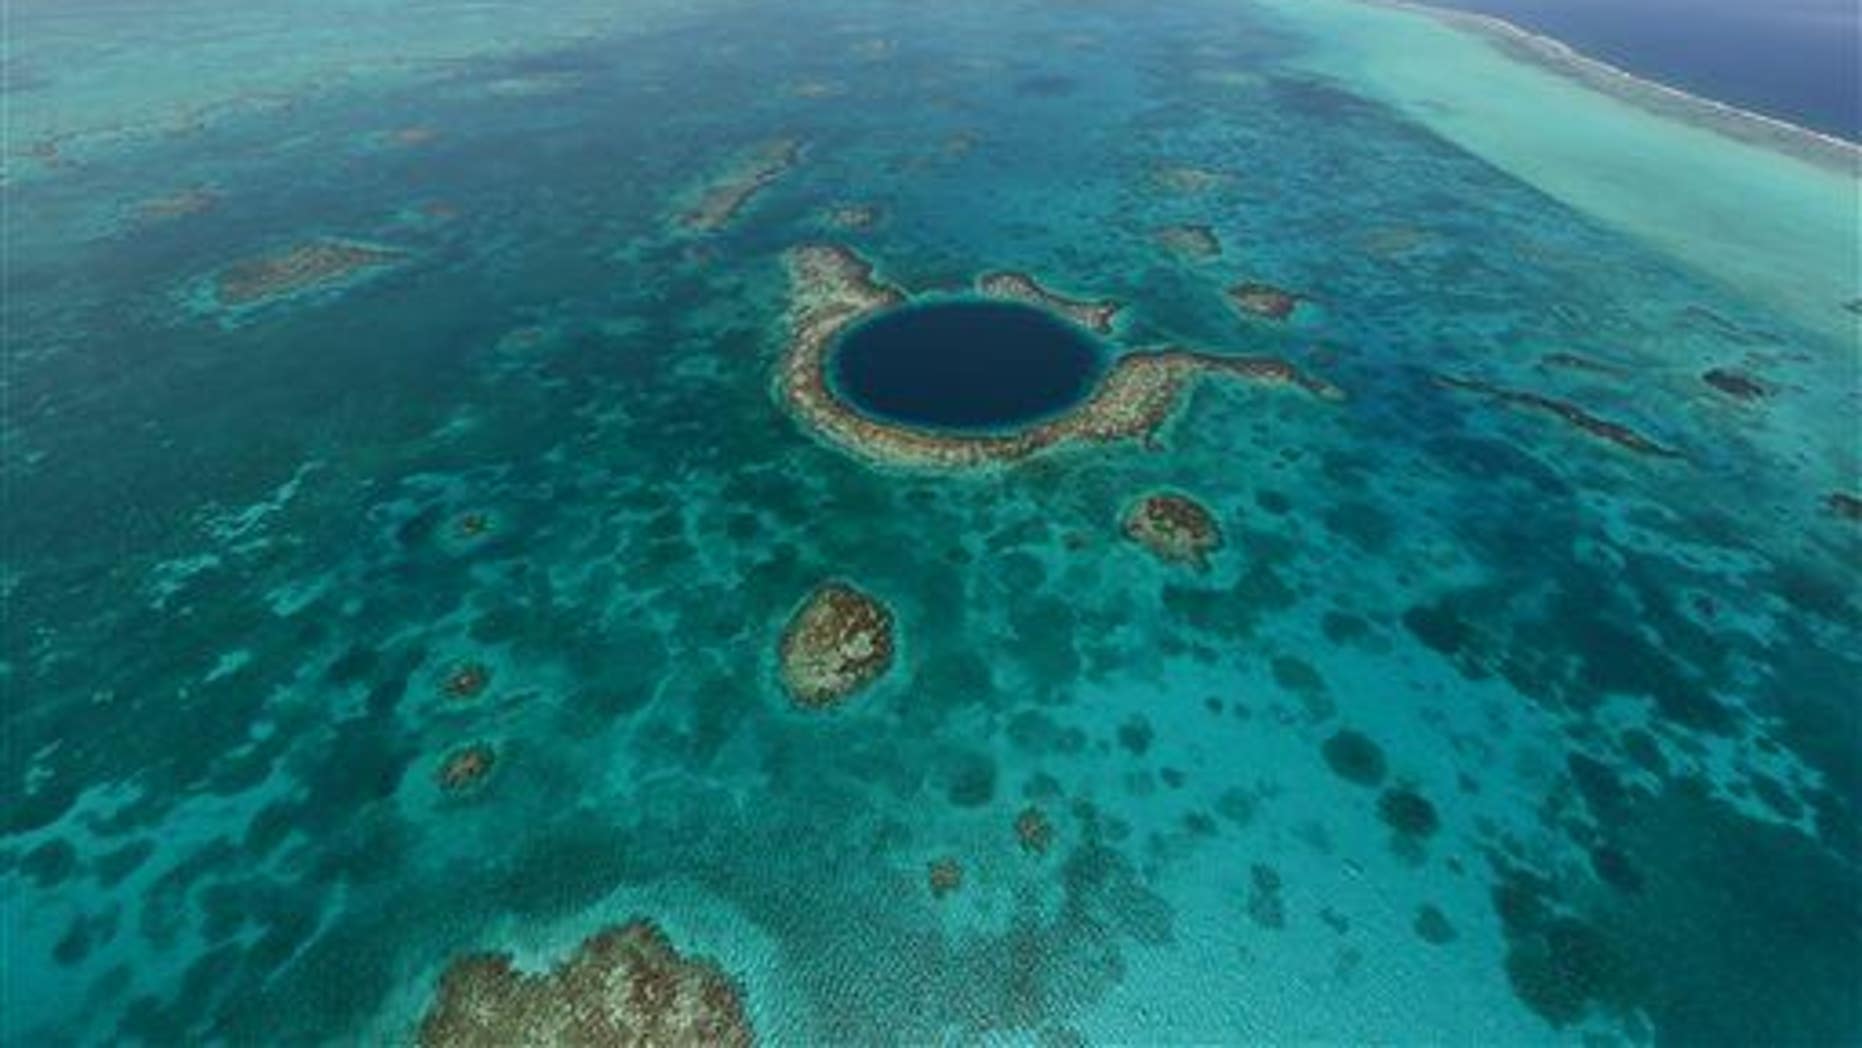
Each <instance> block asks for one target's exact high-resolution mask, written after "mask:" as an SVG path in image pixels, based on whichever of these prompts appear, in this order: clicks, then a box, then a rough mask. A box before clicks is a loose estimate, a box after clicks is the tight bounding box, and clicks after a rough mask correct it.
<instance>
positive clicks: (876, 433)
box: [776, 245, 1343, 469]
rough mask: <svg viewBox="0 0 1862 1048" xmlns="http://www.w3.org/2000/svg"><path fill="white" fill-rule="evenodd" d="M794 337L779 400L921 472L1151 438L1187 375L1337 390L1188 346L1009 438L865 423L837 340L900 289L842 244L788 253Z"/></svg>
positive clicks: (1272, 363)
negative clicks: (845, 379) (833, 372)
mask: <svg viewBox="0 0 1862 1048" xmlns="http://www.w3.org/2000/svg"><path fill="white" fill-rule="evenodd" d="M788 262H789V274H790V280H791V285H792V286H791V293H790V295H791V298H790V324H791V336H790V340H789V346H788V349H787V352H785V353H784V355H783V358H782V362H781V364H780V366H779V368H778V373H777V378H776V383H777V390H778V393H779V394H780V396H781V398H782V401H783V403H784V404H786V405H787V406H788V407H789V409H790V410H791V411H792V412H794V413H795V415H796V416H797V417H798V418H799V419H801V421H802V422H804V423H805V424H806V425H807V427H808V428H809V429H810V430H811V431H812V432H814V433H815V434H816V435H817V436H819V437H821V438H822V439H823V440H826V441H827V442H829V443H831V444H833V445H835V446H837V447H839V448H842V449H844V450H846V451H848V452H851V453H853V454H856V455H859V456H861V457H862V458H865V459H868V460H870V461H873V462H876V463H879V464H882V465H888V466H902V467H914V468H926V469H964V468H976V467H979V466H986V465H991V464H996V463H1003V462H1013V461H1016V460H1018V459H1022V458H1026V457H1027V456H1029V455H1033V454H1035V453H1036V452H1039V451H1042V450H1045V449H1047V448H1050V447H1053V446H1055V445H1058V444H1064V443H1068V442H1073V441H1084V442H1094V443H1107V442H1111V441H1117V440H1129V439H1144V440H1148V439H1150V438H1151V437H1152V436H1153V434H1155V433H1156V431H1157V430H1158V429H1159V428H1160V427H1162V426H1163V424H1164V423H1165V422H1166V421H1168V420H1169V418H1170V416H1171V414H1172V412H1173V411H1174V409H1175V408H1176V406H1177V405H1178V403H1179V402H1180V400H1181V399H1182V397H1183V396H1184V394H1185V393H1186V392H1187V390H1188V388H1189V386H1190V384H1191V382H1192V381H1194V380H1196V379H1198V378H1201V377H1203V376H1206V375H1216V376H1226V377H1233V378H1236V379H1241V380H1245V381H1250V382H1255V383H1260V384H1264V385H1273V386H1293V387H1297V388H1299V389H1302V390H1304V391H1306V392H1308V393H1311V394H1313V395H1315V396H1318V397H1321V398H1324V399H1327V400H1340V399H1343V394H1342V393H1341V392H1340V391H1339V390H1338V389H1337V388H1336V387H1334V386H1332V385H1331V384H1330V383H1328V382H1326V381H1325V380H1323V379H1320V378H1317V377H1315V376H1313V375H1309V374H1307V373H1306V372H1304V371H1301V370H1300V369H1299V368H1297V367H1295V366H1294V365H1292V364H1290V363H1288V362H1287V361H1284V360H1280V359H1278V358H1274V357H1232V356H1224V355H1221V354H1213V353H1202V352H1197V351H1194V350H1186V349H1157V350H1141V351H1134V352H1130V353H1127V354H1125V355H1124V356H1122V357H1120V358H1119V359H1118V360H1117V361H1116V362H1115V363H1114V364H1113V366H1112V368H1111V369H1110V370H1109V371H1108V372H1107V373H1106V375H1105V376H1104V377H1103V378H1102V379H1101V380H1100V383H1099V385H1098V387H1097V388H1095V389H1094V391H1093V392H1092V394H1091V395H1090V396H1089V397H1088V398H1087V399H1086V400H1085V402H1083V403H1082V404H1080V405H1079V406H1077V407H1075V408H1074V409H1073V410H1071V411H1069V412H1067V413H1066V414H1064V415H1062V416H1060V417H1059V418H1055V419H1050V420H1048V421H1046V422H1043V423H1041V424H1038V425H1035V426H1032V427H1029V428H1027V429H1023V430H1020V431H1017V432H1014V433H1007V434H989V435H977V434H951V433H937V432H930V431H926V430H920V429H914V428H912V427H909V426H903V425H898V424H894V423H889V422H883V421H880V420H877V419H871V418H868V417H866V416H864V415H861V414H860V413H859V412H857V411H855V410H854V409H853V408H851V407H849V406H848V405H847V404H845V403H843V402H842V401H841V400H840V399H839V398H838V397H836V396H835V395H834V393H833V392H832V391H831V390H830V389H829V388H828V384H827V380H826V370H827V368H826V365H827V357H828V352H829V350H830V349H831V347H832V345H833V343H834V339H835V338H836V337H837V336H839V335H840V333H841V332H843V331H845V330H847V328H849V327H850V326H851V325H853V324H854V323H856V322H857V321H859V320H861V319H863V318H865V317H867V316H870V315H872V314H874V313H876V312H878V311H880V310H883V309H888V308H892V307H895V306H899V305H903V304H904V303H905V302H906V301H907V299H906V296H905V294H904V293H903V292H901V291H899V290H898V289H897V288H894V287H891V286H889V285H887V284H884V283H882V282H880V281H878V280H876V279H875V278H874V275H873V267H872V266H871V265H870V264H869V263H867V262H866V261H865V260H864V259H862V258H860V257H859V256H858V255H857V254H855V253H854V252H852V251H850V250H848V249H847V248H845V247H841V246H839V245H807V246H804V247H800V248H796V249H795V250H793V251H791V252H790V253H789V256H788Z"/></svg>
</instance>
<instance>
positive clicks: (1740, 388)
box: [1700, 368, 1771, 400]
mask: <svg viewBox="0 0 1862 1048" xmlns="http://www.w3.org/2000/svg"><path fill="white" fill-rule="evenodd" d="M1700 380H1701V381H1702V382H1705V383H1706V384H1707V385H1709V386H1712V387H1713V388H1714V389H1717V390H1719V391H1720V392H1722V393H1724V394H1726V395H1727V396H1729V397H1732V398H1734V399H1736V400H1758V399H1760V398H1762V397H1765V396H1769V395H1770V393H1771V387H1769V386H1767V385H1766V384H1765V383H1763V382H1760V381H1759V380H1758V379H1756V378H1753V377H1752V376H1751V375H1748V374H1746V373H1745V372H1743V371H1739V370H1736V369H1734V368H1708V369H1707V370H1706V371H1704V372H1702V373H1701V376H1700Z"/></svg>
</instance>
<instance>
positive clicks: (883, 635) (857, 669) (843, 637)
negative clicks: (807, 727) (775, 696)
mask: <svg viewBox="0 0 1862 1048" xmlns="http://www.w3.org/2000/svg"><path fill="white" fill-rule="evenodd" d="M892 645H893V642H892V613H891V612H890V611H888V610H887V609H886V606H885V605H884V604H882V603H880V602H879V601H878V600H877V599H875V598H873V597H870V596H868V595H866V594H865V593H862V592H860V591H859V590H858V589H855V588H854V587H853V586H851V585H849V584H847V583H845V582H828V583H823V584H822V585H821V586H819V587H817V588H816V589H815V591H814V592H813V593H811V594H809V595H808V599H807V600H805V601H803V602H802V606H801V607H799V608H797V609H796V611H795V614H794V615H792V616H791V617H790V619H789V623H788V625H787V626H786V627H785V628H784V629H783V631H782V643H781V646H780V658H781V663H782V665H781V676H782V683H783V685H784V686H785V687H786V688H787V689H788V691H789V695H790V697H792V698H793V699H794V700H795V701H796V702H797V703H798V704H800V705H802V706H806V707H808V708H810V709H820V708H823V707H828V706H834V705H838V704H839V703H840V702H841V701H843V700H845V699H846V698H847V697H848V696H849V695H852V694H853V693H854V692H856V691H859V690H860V689H861V688H864V687H866V686H867V685H869V684H871V683H872V682H873V681H875V680H878V679H879V677H880V676H881V675H882V674H884V673H885V672H886V670H887V668H888V667H890V666H891V665H892Z"/></svg>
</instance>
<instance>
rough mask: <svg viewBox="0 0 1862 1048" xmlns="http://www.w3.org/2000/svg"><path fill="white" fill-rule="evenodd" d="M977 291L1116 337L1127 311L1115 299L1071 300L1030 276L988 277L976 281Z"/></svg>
mask: <svg viewBox="0 0 1862 1048" xmlns="http://www.w3.org/2000/svg"><path fill="white" fill-rule="evenodd" d="M976 290H977V292H978V293H979V294H983V295H987V296H988V297H990V298H995V299H1002V300H1003V301H1007V302H1020V303H1022V304H1023V305H1028V306H1034V307H1035V308H1037V309H1045V310H1048V311H1050V312H1054V313H1058V314H1060V315H1061V316H1063V317H1066V318H1067V319H1068V320H1071V321H1073V322H1074V323H1075V324H1078V325H1080V326H1081V327H1083V328H1085V329H1087V330H1088V331H1096V332H1098V333H1099V334H1101V335H1109V334H1111V333H1112V322H1113V319H1114V318H1116V317H1117V316H1118V312H1119V310H1121V309H1124V308H1125V304H1124V303H1122V302H1115V301H1113V300H1111V299H1104V300H1100V301H1093V300H1089V299H1079V298H1069V297H1067V296H1066V295H1062V294H1060V293H1059V292H1056V291H1052V290H1049V289H1048V288H1044V287H1042V286H1041V284H1040V282H1039V281H1037V280H1035V278H1034V277H1031V276H1029V275H1028V274H1026V273H1009V272H1002V273H984V274H983V275H982V276H980V277H978V278H976Z"/></svg>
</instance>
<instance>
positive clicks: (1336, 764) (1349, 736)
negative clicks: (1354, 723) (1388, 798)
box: [1321, 728, 1386, 786]
mask: <svg viewBox="0 0 1862 1048" xmlns="http://www.w3.org/2000/svg"><path fill="white" fill-rule="evenodd" d="M1321 752H1323V753H1324V754H1325V763H1326V765H1327V766H1328V767H1330V768H1331V769H1332V773H1333V774H1335V775H1337V776H1338V777H1339V778H1341V779H1344V780H1345V781H1346V782H1352V783H1356V784H1357V785H1359V786H1376V785H1378V784H1379V783H1381V782H1383V781H1384V773H1385V770H1386V768H1385V762H1384V751H1383V747H1381V746H1379V745H1377V744H1376V743H1375V742H1372V741H1371V739H1370V737H1369V736H1367V735H1365V734H1363V733H1361V732H1356V731H1352V730H1351V729H1349V728H1346V729H1343V730H1341V731H1338V732H1334V733H1333V735H1332V737H1331V738H1329V739H1327V740H1325V744H1324V746H1322V747H1321Z"/></svg>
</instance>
